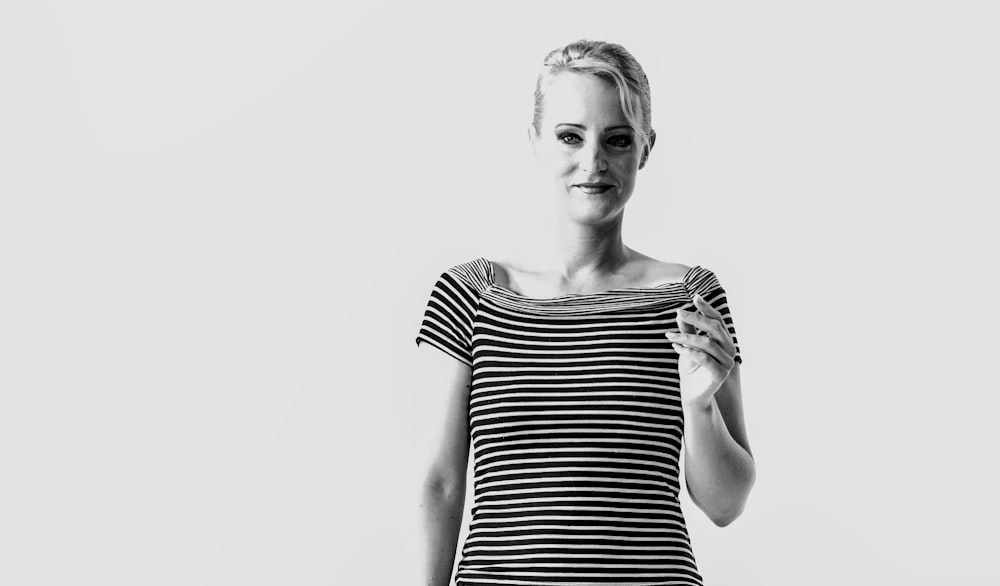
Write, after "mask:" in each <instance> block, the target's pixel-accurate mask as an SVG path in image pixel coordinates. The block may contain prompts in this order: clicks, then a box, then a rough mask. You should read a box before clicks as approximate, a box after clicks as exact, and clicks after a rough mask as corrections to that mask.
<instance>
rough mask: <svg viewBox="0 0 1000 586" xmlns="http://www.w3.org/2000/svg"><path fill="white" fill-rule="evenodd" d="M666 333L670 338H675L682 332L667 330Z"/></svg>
mask: <svg viewBox="0 0 1000 586" xmlns="http://www.w3.org/2000/svg"><path fill="white" fill-rule="evenodd" d="M664 335H666V336H667V337H668V338H670V339H673V338H676V337H677V336H679V335H680V332H666V334H664Z"/></svg>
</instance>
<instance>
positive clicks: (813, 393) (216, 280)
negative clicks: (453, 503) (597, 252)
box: [0, 0, 1000, 586]
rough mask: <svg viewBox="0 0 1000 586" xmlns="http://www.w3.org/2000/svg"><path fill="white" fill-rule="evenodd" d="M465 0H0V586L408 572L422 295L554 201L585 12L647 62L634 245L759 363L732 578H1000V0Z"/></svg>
mask: <svg viewBox="0 0 1000 586" xmlns="http://www.w3.org/2000/svg"><path fill="white" fill-rule="evenodd" d="M474 4H477V3H465V4H458V3H455V4H452V5H443V4H433V3H430V4H429V3H426V2H425V3H398V4H394V3H370V4H369V5H366V7H364V8H361V7H356V8H349V9H348V8H336V7H334V6H335V5H336V3H334V2H311V3H309V2H271V3H263V2H222V1H217V0H212V1H208V0H200V1H197V2H195V1H177V0H174V1H171V2H159V3H151V2H144V3H137V2H107V1H91V2H65V1H64V2H55V1H50V2H32V3H29V2H10V3H5V4H4V6H3V8H2V9H0V76H2V77H0V84H2V91H0V198H2V199H0V275H2V276H0V279H2V285H0V297H2V302H0V474H2V481H0V495H2V496H0V551H3V555H2V557H3V562H2V563H0V583H3V584H11V585H35V584H46V585H47V584H84V583H87V584H102V585H105V586H111V585H129V586H131V585H135V584H142V585H149V586H152V585H181V584H183V585H185V586H196V585H212V586H215V585H221V584H225V585H229V584H233V585H237V584H238V585H241V586H242V585H265V584H267V585H270V584H297V585H311V584H352V585H354V584H379V585H381V584H406V583H415V582H407V581H406V579H405V576H404V572H403V569H402V568H403V565H402V561H401V559H402V557H404V555H403V552H404V551H405V547H404V546H405V543H404V540H403V535H404V533H403V531H402V530H401V527H402V524H403V521H404V520H406V519H409V518H410V517H408V515H410V512H409V511H410V508H409V504H410V502H411V501H412V499H411V497H410V496H408V495H407V493H406V486H405V484H404V480H405V478H406V477H405V475H404V474H403V473H402V471H404V470H406V469H407V466H408V460H407V458H406V443H407V432H408V425H409V421H408V417H409V406H410V401H411V400H412V398H411V395H410V393H409V391H410V388H409V386H408V381H409V377H408V371H409V369H410V368H411V366H412V364H413V363H412V360H414V359H415V357H416V356H417V355H418V354H417V347H416V346H415V344H414V336H415V333H416V330H417V328H418V327H419V323H420V319H421V315H422V312H423V308H424V304H425V303H426V300H427V296H428V294H429V293H430V288H431V286H432V285H433V282H434V280H435V279H436V278H437V276H438V275H439V274H440V273H441V271H443V270H444V269H446V268H448V267H450V266H452V265H454V264H458V263H460V262H465V261H467V260H471V259H473V258H476V257H479V256H487V257H492V256H501V255H503V254H504V253H505V251H507V250H508V249H509V247H510V246H513V245H517V244H522V243H524V242H526V241H527V239H528V238H529V236H530V235H531V234H536V233H537V232H538V230H541V229H543V227H542V226H539V225H538V223H537V222H534V221H533V218H535V217H536V216H534V215H532V212H533V211H534V210H536V209H537V201H535V202H533V201H532V198H537V197H539V190H538V187H537V184H536V183H534V179H533V178H532V176H531V173H530V155H529V153H530V151H529V150H528V148H527V144H526V126H527V123H528V119H529V116H530V111H529V110H530V96H531V91H532V89H533V84H534V78H535V75H536V72H537V66H538V64H539V63H540V61H541V58H542V56H543V55H544V54H545V53H546V52H547V51H548V50H549V49H552V48H554V47H556V46H558V45H561V44H563V43H566V42H569V41H572V40H574V39H576V38H579V37H591V38H596V39H603V40H610V41H614V42H619V43H622V44H624V45H625V46H626V47H627V48H629V49H630V50H631V51H632V52H633V53H634V54H635V56H636V57H637V58H638V59H639V60H640V62H641V63H643V65H644V67H645V68H646V71H647V73H648V75H649V77H650V79H651V83H652V91H653V124H654V127H655V128H656V129H657V131H658V142H657V145H656V148H655V150H654V151H653V155H652V158H651V159H650V163H649V166H648V167H647V168H646V169H645V170H643V171H642V172H641V173H640V178H639V185H638V188H637V191H636V194H635V196H634V198H633V200H632V202H631V203H630V204H629V206H630V207H629V209H628V210H627V212H626V220H625V241H626V243H628V244H629V245H631V246H632V247H634V248H637V249H638V250H640V251H642V252H645V253H646V254H650V255H652V256H655V257H657V258H661V259H664V260H669V261H675V262H682V263H685V264H689V265H694V264H698V265H702V266H705V267H708V268H710V269H711V270H713V271H714V272H715V273H716V274H717V275H718V276H719V278H720V280H721V282H722V284H723V286H724V287H725V288H726V289H727V291H728V293H729V300H730V306H731V309H732V311H733V316H734V320H735V325H736V328H737V331H738V333H739V339H740V342H741V346H742V350H743V356H744V358H745V364H744V366H743V385H744V389H743V392H744V397H745V403H746V418H747V425H748V429H749V433H750V439H751V443H752V447H753V449H754V453H755V455H756V459H757V465H758V483H757V485H756V487H755V489H754V493H753V495H752V497H751V501H750V503H749V506H748V508H747V510H746V512H745V514H744V515H743V516H742V517H741V518H740V519H739V520H738V521H737V522H736V523H734V524H733V525H731V526H730V527H727V528H724V529H719V528H716V527H714V526H712V525H711V524H710V523H709V522H708V521H707V519H706V518H705V517H704V516H703V515H702V514H701V513H700V512H699V511H698V510H697V509H696V508H694V507H693V506H692V505H691V503H690V501H688V500H685V502H684V505H685V510H686V511H687V513H688V518H689V524H690V530H691V533H692V539H693V541H694V546H695V551H696V554H697V556H698V560H699V564H700V565H701V569H702V571H703V573H704V575H705V578H706V583H707V584H709V585H712V586H716V585H728V584H734V585H735V584H741V585H746V584H761V585H801V584H810V585H834V584H838V585H839V584H873V585H874V584H890V583H891V584H901V583H905V584H909V585H932V584H933V585H945V584H947V585H973V584H976V585H980V584H983V585H985V584H1000V578H998V571H997V570H996V566H995V559H994V558H995V555H996V545H997V537H996V535H997V529H998V521H1000V514H998V513H1000V507H998V504H997V494H1000V481H998V474H997V472H996V460H997V457H996V454H995V452H996V447H997V445H998V441H997V436H996V432H995V431H994V422H995V420H996V418H997V413H998V409H1000V399H998V398H997V392H998V385H997V379H996V374H995V369H994V366H993V365H994V364H995V356H996V348H997V342H996V336H997V334H996V331H997V328H998V326H1000V319H998V317H997V310H996V308H997V302H998V301H1000V293H998V284H1000V283H998V278H997V270H996V264H995V256H996V250H997V248H998V247H997V241H996V238H995V236H993V235H992V234H991V233H992V232H994V231H995V227H996V218H997V216H996V212H995V210H994V207H993V204H994V202H995V201H996V200H997V198H998V196H1000V181H998V172H997V162H998V160H1000V138H998V137H1000V116H998V111H1000V109H998V108H997V104H1000V87H998V76H997V71H998V70H1000V67H998V65H1000V64H998V55H1000V40H998V35H997V26H998V14H997V11H996V9H995V8H992V6H991V3H989V2H979V3H976V2H913V1H908V2H885V1H872V0H868V1H864V2H845V1H838V2H826V3H818V2H812V3H805V2H731V3H717V2H662V3H648V4H647V3H628V2H614V3H612V2H603V3H589V2H581V1H574V2H548V3H543V2H530V3H524V4H516V3H515V4H514V5H513V6H511V7H507V4H505V3H504V4H501V3H494V4H493V5H492V8H489V9H485V8H473V7H472V6H473V5H474Z"/></svg>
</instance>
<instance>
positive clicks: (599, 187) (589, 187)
mask: <svg viewBox="0 0 1000 586" xmlns="http://www.w3.org/2000/svg"><path fill="white" fill-rule="evenodd" d="M573 187H575V188H577V189H579V190H580V191H582V192H584V193H586V194H591V195H594V194H598V193H604V192H605V191H607V190H609V189H611V188H612V187H613V186H612V185H611V184H610V183H590V182H588V183H577V184H575V185H574V186H573Z"/></svg>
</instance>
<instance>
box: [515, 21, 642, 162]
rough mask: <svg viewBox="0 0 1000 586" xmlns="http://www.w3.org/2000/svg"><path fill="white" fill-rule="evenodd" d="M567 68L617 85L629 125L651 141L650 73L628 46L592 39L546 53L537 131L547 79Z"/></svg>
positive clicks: (540, 80) (537, 102)
mask: <svg viewBox="0 0 1000 586" xmlns="http://www.w3.org/2000/svg"><path fill="white" fill-rule="evenodd" d="M565 71H571V72H575V73H589V74H591V75H596V76H597V77H600V78H601V79H604V80H606V81H608V82H610V83H611V84H612V85H614V86H615V88H617V89H618V97H619V99H620V100H621V105H622V112H623V113H624V114H625V119H626V120H627V121H628V124H629V126H631V127H632V130H633V131H634V132H635V134H636V136H637V137H638V138H639V139H640V140H641V142H642V144H644V145H648V144H649V142H650V140H651V137H652V134H653V127H652V119H651V116H652V109H651V107H650V103H649V102H650V99H649V80H648V79H647V78H646V73H645V72H644V71H643V70H642V66H640V65H639V62H638V61H636V60H635V57H633V56H632V54H631V53H629V52H628V51H627V50H626V49H625V47H622V46H621V45H616V44H614V43H606V42H604V41H591V40H590V39H581V40H579V41H575V42H573V43H570V44H568V45H566V46H565V47H560V48H558V49H555V50H553V51H552V52H550V53H549V54H548V55H546V56H545V61H544V62H543V66H542V72H541V73H540V74H539V75H538V81H537V82H536V84H535V110H534V116H533V117H532V120H531V124H532V126H534V128H535V131H536V132H541V124H542V110H543V109H544V106H545V104H544V101H545V94H544V92H543V85H544V82H545V81H546V80H547V79H550V78H552V77H553V76H555V75H557V74H559V73H562V72H565ZM637 110H638V111H637Z"/></svg>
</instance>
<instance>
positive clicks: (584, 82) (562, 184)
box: [531, 72, 642, 223]
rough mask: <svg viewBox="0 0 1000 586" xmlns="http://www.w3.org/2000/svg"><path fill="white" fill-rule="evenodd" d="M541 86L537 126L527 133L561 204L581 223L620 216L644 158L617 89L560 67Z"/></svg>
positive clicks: (588, 75)
mask: <svg viewBox="0 0 1000 586" xmlns="http://www.w3.org/2000/svg"><path fill="white" fill-rule="evenodd" d="M543 91H544V111H543V112H542V119H541V129H540V130H539V131H538V132H535V131H534V129H532V131H531V134H532V141H533V142H534V149H535V153H536V154H537V155H538V158H539V162H540V163H541V165H542V167H543V170H544V172H545V174H546V175H547V176H548V177H549V178H550V179H551V180H552V181H553V187H554V189H555V194H556V195H557V197H559V198H560V199H561V200H562V201H561V202H559V203H560V204H561V205H562V206H563V207H564V208H565V209H566V210H567V211H569V213H570V214H571V215H572V216H573V217H574V218H576V219H577V220H578V221H582V222H587V223H599V222H601V221H603V220H607V219H610V218H613V217H616V216H618V215H619V214H621V212H622V210H624V208H625V204H626V203H627V202H628V200H629V198H630V197H631V196H632V190H633V189H634V187H635V176H636V172H637V171H638V170H639V168H640V160H641V159H642V145H641V144H640V143H639V141H638V137H636V136H635V133H634V132H633V130H632V128H631V127H630V126H629V125H628V120H626V118H625V114H624V113H623V112H622V108H621V103H620V102H619V98H618V90H617V89H615V87H614V85H612V84H611V83H609V82H607V81H604V80H603V79H601V78H599V77H597V76H595V75H590V74H580V73H570V72H563V73H560V74H557V75H556V76H554V77H553V78H551V79H550V80H549V82H548V85H546V86H544V88H543Z"/></svg>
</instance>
